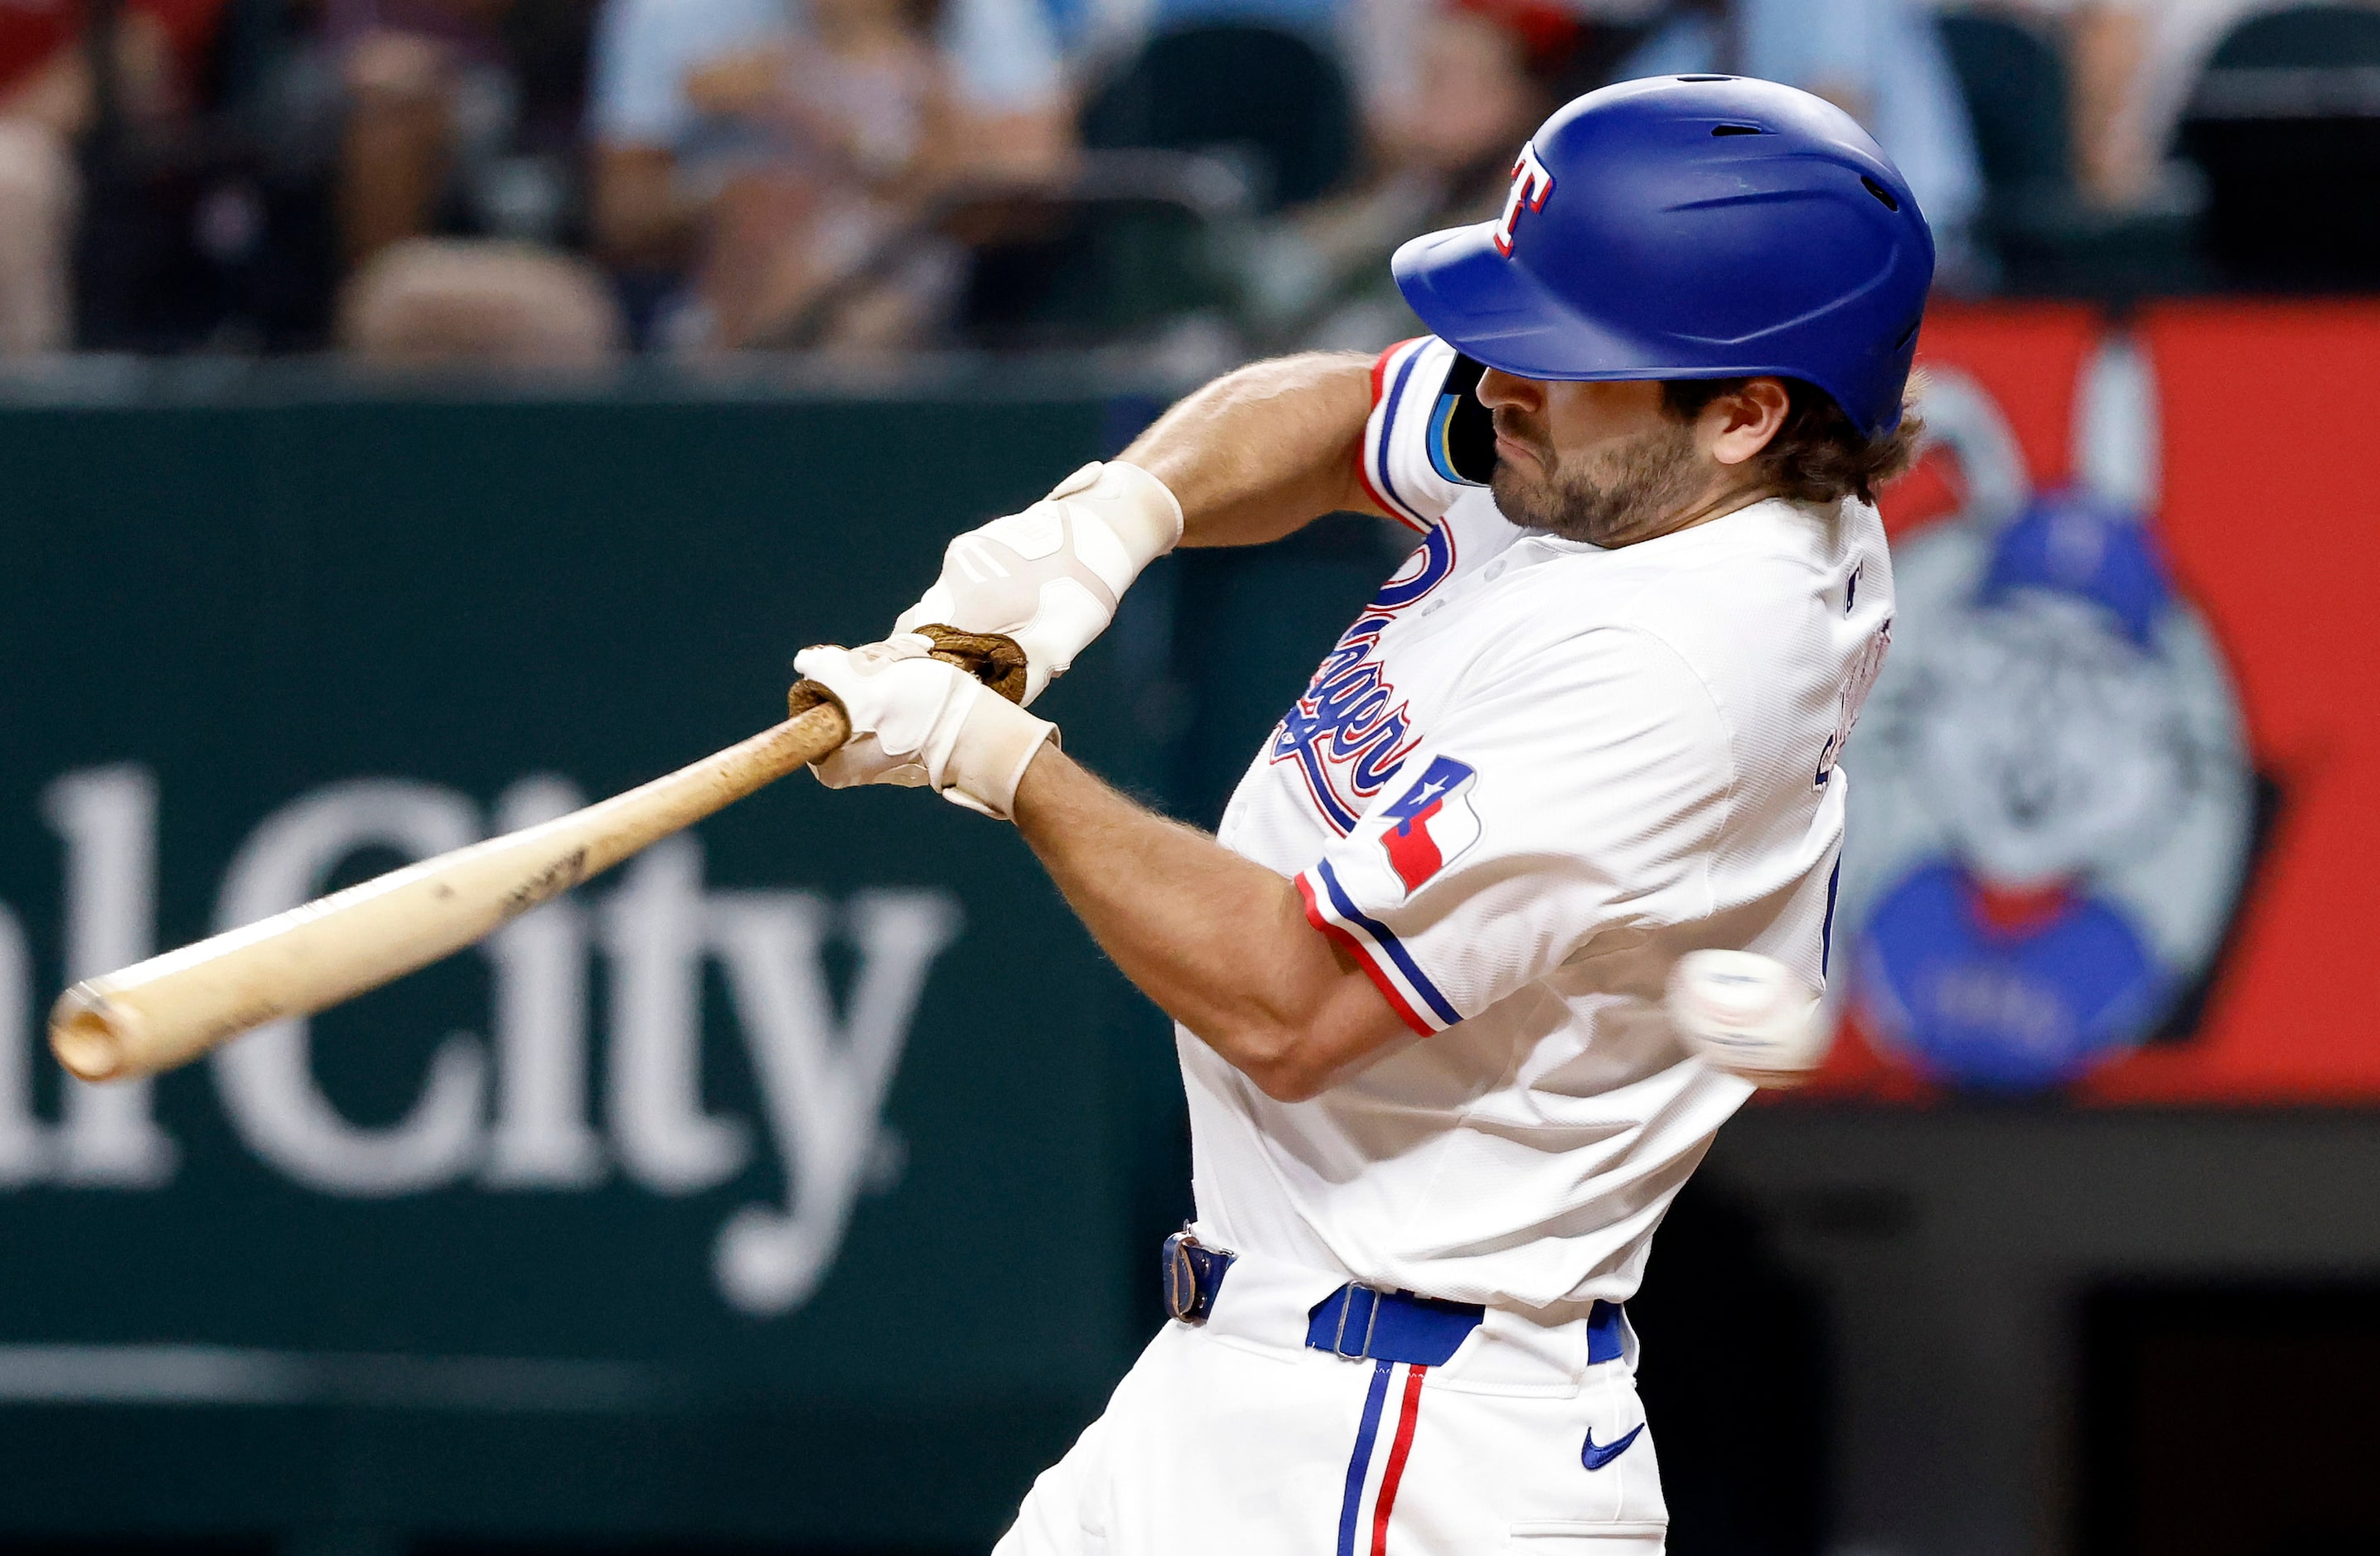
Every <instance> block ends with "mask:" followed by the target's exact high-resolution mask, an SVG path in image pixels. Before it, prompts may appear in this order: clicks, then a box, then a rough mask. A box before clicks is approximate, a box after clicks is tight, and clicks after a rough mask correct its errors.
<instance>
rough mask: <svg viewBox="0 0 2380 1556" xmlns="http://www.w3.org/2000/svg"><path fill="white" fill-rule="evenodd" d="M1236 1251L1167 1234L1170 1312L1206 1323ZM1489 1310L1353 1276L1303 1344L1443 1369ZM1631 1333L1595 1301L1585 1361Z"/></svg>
mask: <svg viewBox="0 0 2380 1556" xmlns="http://www.w3.org/2000/svg"><path fill="white" fill-rule="evenodd" d="M1235 1257H1236V1256H1235V1255H1233V1254H1230V1253H1227V1252H1225V1251H1224V1250H1223V1249H1221V1248H1210V1247H1208V1246H1206V1245H1205V1244H1203V1243H1201V1242H1199V1241H1198V1239H1197V1238H1196V1237H1194V1236H1192V1235H1191V1234H1189V1233H1188V1232H1187V1231H1186V1230H1185V1231H1182V1232H1177V1233H1175V1234H1173V1235H1172V1236H1171V1237H1168V1238H1167V1239H1166V1240H1165V1254H1164V1260H1163V1267H1162V1270H1161V1271H1160V1273H1161V1275H1162V1277H1163V1280H1164V1289H1165V1311H1166V1312H1167V1314H1169V1315H1170V1316H1171V1317H1172V1318H1174V1319H1179V1320H1180V1321H1181V1322H1183V1323H1185V1324H1203V1323H1205V1322H1206V1321H1207V1318H1208V1314H1210V1313H1212V1312H1213V1311H1214V1307H1215V1294H1216V1293H1217V1292H1220V1290H1222V1287H1223V1277H1224V1276H1225V1275H1228V1274H1229V1273H1231V1269H1232V1261H1233V1258H1235ZM1487 1311H1488V1309H1487V1308H1486V1307H1483V1306H1481V1305H1480V1304H1478V1303H1476V1302H1447V1301H1444V1300H1442V1299H1440V1298H1439V1297H1435V1296H1419V1295H1415V1294H1414V1293H1412V1292H1409V1291H1382V1290H1381V1289H1380V1288H1378V1287H1377V1286H1367V1285H1366V1284H1364V1283H1363V1282H1360V1281H1350V1282H1347V1283H1346V1284H1345V1285H1343V1286H1341V1287H1340V1288H1339V1289H1338V1290H1337V1291H1334V1292H1332V1293H1331V1294H1330V1295H1329V1296H1326V1297H1324V1298H1323V1299H1322V1300H1321V1301H1319V1302H1318V1303H1316V1304H1315V1305H1314V1306H1313V1307H1312V1308H1310V1309H1308V1311H1307V1313H1306V1324H1305V1343H1306V1344H1307V1345H1309V1346H1311V1347H1313V1348H1314V1349H1315V1350H1318V1351H1328V1352H1330V1354H1331V1355H1336V1356H1344V1357H1346V1358H1347V1359H1348V1360H1349V1361H1367V1360H1377V1361H1390V1362H1406V1363H1410V1364H1411V1365H1413V1366H1415V1367H1443V1366H1445V1365H1446V1362H1447V1360H1448V1358H1450V1357H1451V1356H1452V1355H1454V1353H1455V1352H1456V1350H1458V1349H1459V1348H1460V1347H1461V1346H1462V1344H1463V1341H1465V1340H1467V1339H1469V1338H1470V1336H1471V1331H1473V1330H1475V1329H1477V1328H1478V1327H1479V1323H1480V1320H1481V1319H1483V1318H1484V1317H1485V1316H1486V1315H1487ZM1627 1335H1628V1326H1627V1320H1626V1319H1625V1318H1624V1317H1623V1316H1622V1313H1621V1307H1620V1305H1619V1304H1618V1303H1616V1302H1601V1301H1598V1302H1597V1303H1596V1304H1595V1305H1594V1307H1591V1308H1590V1309H1589V1310H1588V1312H1587V1319H1586V1359H1587V1363H1588V1365H1590V1366H1593V1365H1595V1364H1597V1363H1599V1362H1608V1361H1614V1360H1617V1359H1618V1358H1619V1357H1620V1355H1621V1354H1622V1353H1623V1352H1624V1351H1625V1350H1626V1348H1627Z"/></svg>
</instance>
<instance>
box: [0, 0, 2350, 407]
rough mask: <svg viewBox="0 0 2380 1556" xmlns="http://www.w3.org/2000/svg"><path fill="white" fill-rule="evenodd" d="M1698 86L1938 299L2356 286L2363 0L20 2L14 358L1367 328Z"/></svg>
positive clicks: (7, 5) (581, 352) (6, 298)
mask: <svg viewBox="0 0 2380 1556" xmlns="http://www.w3.org/2000/svg"><path fill="white" fill-rule="evenodd" d="M1718 71H1725V72H1735V73H1743V74H1750V75H1756V76H1764V77H1768V78H1771V79H1778V80H1783V81H1788V82H1791V83H1793V84H1795V85H1798V86H1802V87H1804V88H1807V89H1809V90H1810V91H1815V92H1818V93H1820V94H1822V95H1824V96H1826V97H1828V98H1830V99H1832V100H1833V101H1835V102H1836V103H1840V104H1841V105H1842V106H1843V107H1845V108H1846V109H1848V110H1849V111H1850V112H1851V113H1852V114H1853V115H1856V116H1857V117H1859V118H1860V119H1861V120H1862V122H1864V124H1866V125H1867V126H1868V127H1869V128H1871V129H1872V130H1873V131H1874V132H1875V133H1876V137H1877V138H1878V140H1881V141H1882V142H1883V144H1884V145H1885V147H1886V148H1887V149H1888V151H1889V152H1891V153H1892V155H1893V156H1894V157H1895V158H1896V159H1897V160H1898V161H1899V162H1900V165H1901V166H1902V168H1903V169H1904V171H1905V172H1906V173H1907V175H1908V176H1909V178H1910V181H1911V184H1912V186H1913V188H1915V189H1916V191H1917V193H1918V196H1919V199H1920V201H1922V202H1923V204H1924V205H1925V209H1926V212H1927V213H1928V215H1929V216H1930V217H1931V218H1932V220H1933V222H1934V224H1935V225H1936V228H1937V233H1938V234H1939V236H1940V237H1941V240H1942V250H1943V257H1944V265H1943V277H1944V284H1945V285H1946V286H1949V287H1951V288H1954V289H1960V290H1966V291H1973V292H1986V291H1991V290H1995V289H2015V290H2024V289H2034V290H2042V289H2049V290H2055V289H2058V288H2060V287H2065V288H2068V289H2074V288H2077V287H2080V288H2082V289H2086V290H2088V289H2093V288H2098V289H2102V290H2104V289H2107V288H2110V287H2112V288H2115V289H2123V288H2125V287H2140V286H2147V287H2155V286H2161V285H2169V284H2185V285H2186V284H2190V283H2191V282H2192V281H2193V280H2195V281H2202V282H2203V281H2206V280H2208V279H2209V278H2210V277H2211V278H2212V280H2213V282H2214V283H2216V284H2220V283H2223V282H2226V281H2228V282H2232V283H2235V284H2237V283H2240V282H2243V281H2244V282H2245V283H2246V284H2252V285H2253V284H2257V283H2258V282H2260V281H2263V280H2271V281H2273V282H2274V283H2275V284H2279V285H2324V284H2328V283H2332V282H2338V283H2340V284H2356V283H2357V282H2358V280H2359V279H2360V278H2361V273H2360V272H2358V271H2356V270H2355V268H2354V265H2355V263H2356V262H2359V261H2357V258H2356V252H2355V251H2354V250H2355V246H2356V244H2357V243H2358V242H2359V241H2365V240H2367V239H2368V238H2369V237H2370V235H2369V234H2364V235H2363V236H2362V237H2358V232H2359V231H2361V229H2360V228H2359V229H2358V231H2344V229H2340V228H2338V224H2337V223H2336V222H2333V223H2332V225H2329V226H2324V225H2322V221H2321V220H2314V225H2313V227H2312V228H2311V229H2309V230H2311V231H2313V233H2314V234H2315V236H2314V237H2312V238H2309V239H2306V240H2305V241H2304V242H2301V243H2300V244H2299V249H2304V248H2305V246H2306V243H2311V244H2312V246H2313V250H2314V251H2313V252H2311V253H2308V252H2301V251H2298V250H2294V249H2291V250H2288V251H2275V250H2274V244H2275V243H2276V242H2277V241H2282V239H2285V238H2286V236H2287V234H2286V231H2285V230H2284V229H2287V228H2288V227H2289V222H2290V221H2292V220H2298V219H2299V218H2298V217H2296V216H2293V215H2292V214H2291V213H2293V212H2297V211H2298V210H2299V206H2300V204H2301V203H2302V202H2296V203H2292V202H2291V201H2289V199H2288V198H2287V195H2288V191H2289V188H2291V187H2292V186H2290V184H2289V179H2290V177H2291V176H2301V175H2303V174H2305V173H2306V172H2307V167H2306V166H2305V165H2302V164H2309V163H2310V162H2322V163H2324V164H2326V165H2327V166H2328V167H2329V169H2330V172H2329V173H2328V174H2326V175H2325V176H2329V177H2332V178H2333V179H2334V183H2336V180H2337V179H2338V176H2339V174H2340V172H2341V168H2342V164H2341V163H2340V160H2339V159H2340V158H2341V157H2345V158H2347V159H2348V161H2349V162H2350V163H2352V162H2353V161H2354V158H2355V157H2356V156H2357V155H2360V154H2363V152H2359V150H2358V149H2359V148H2362V147H2363V146H2364V142H2363V140H2361V139H2358V137H2362V136H2365V135H2366V134H2367V133H2368V132H2369V131H2370V129H2371V128H2372V127H2373V126H2375V125H2380V89H2374V87H2373V86H2372V83H2373V81H2374V79H2380V5H2329V6H2289V5H2280V4H2269V3H2266V0H2005V3H2001V4H1994V5H1988V6H1985V5H1961V6H1955V7H1954V6H1947V5H1929V4H1927V3H1926V0H0V353H5V354H7V355H12V356H22V355H28V354H38V353H45V352H54V351H59V350H67V349H97V350H118V351H151V352H187V351H212V352H235V353H256V352H285V351H310V350H321V349H325V348H337V349H342V350H346V351H349V352H352V353H356V354H358V355H359V356H361V357H364V358H367V359H372V360H378V361H385V362H392V363H407V362H439V361H449V360H455V359H474V360H500V361H510V362H521V363H548V364H575V363H589V362H600V361H603V360H606V359H611V358H613V357H615V356H618V355H620V354H623V353H626V352H630V351H655V352H668V353H706V352H719V351H732V350H738V349H748V348H797V347H801V348H825V349H831V350H839V351H848V352H858V353H867V352H883V351H898V350H904V349H909V348H917V347H935V346H1002V347H1004V346H1035V345H1083V344H1099V343H1103V342H1108V341H1115V340H1129V339H1152V338H1159V337H1162V336H1164V335H1165V334H1167V333H1169V332H1173V333H1180V332H1183V331H1191V332H1201V331H1203V332H1207V333H1208V334H1210V335H1214V336H1217V337H1219V338H1222V339H1226V340H1228V341H1229V342H1230V343H1231V345H1232V348H1233V349H1237V350H1262V349H1281V348H1287V347H1291V346H1305V345H1318V344H1319V345H1370V344H1377V343H1378V342H1379V341H1382V340H1384V339H1388V338H1393V337H1394V335H1395V334H1396V333H1397V331H1398V330H1399V328H1400V327H1401V324H1402V320H1401V305H1400V304H1399V303H1398V302H1397V299H1396V298H1395V294H1394V291H1393V288H1392V287H1391V286H1389V285H1388V282H1387V271H1386V265H1385V261H1386V259H1387V256H1388V254H1389V253H1390V250H1391V249H1393V248H1394V247H1395V245H1396V244H1397V243H1398V242H1399V241H1401V240H1402V239H1403V238H1404V237H1408V236H1410V235H1412V234H1414V233H1415V232H1419V231H1422V230H1424V229H1426V228H1428V227H1430V226H1434V225H1445V224H1448V223H1451V222H1456V221H1463V220H1470V219H1475V218H1477V217H1481V216H1484V215H1488V214H1492V213H1494V211H1495V210H1496V208H1497V206H1498V204H1499V203H1500V200H1501V198H1502V194H1503V188H1504V183H1505V179H1506V176H1507V171H1508V165H1509V162H1510V159H1511V156H1512V149H1513V147H1514V146H1515V145H1516V144H1517V143H1518V142H1519V141H1520V140H1521V139H1522V138H1523V137H1524V136H1525V135H1526V134H1527V132H1528V131H1529V129H1530V128H1532V127H1533V126H1534V125H1535V124H1536V122H1537V120H1538V119H1539V118H1541V117H1542V116H1543V115H1545V114H1546V113H1547V112H1548V110H1549V109H1550V108H1552V107H1553V106H1554V105H1556V104H1557V103H1560V102H1561V101H1563V100H1565V99H1566V98H1568V97H1570V96H1572V95H1574V94H1575V93H1578V92H1580V91H1586V90H1589V89H1591V88H1593V87H1596V86H1598V85H1601V84H1604V83H1606V82H1609V81H1613V80H1620V79H1628V78H1631V77H1635V76H1643V75H1654V74H1664V73H1696V72H1718ZM2309 135H2312V136H2313V137H2315V139H2313V140H2308V139H2307V137H2308V136H2309ZM2291 136H2295V137H2296V138H2297V139H2295V140H2291V139H2290V137H2291ZM2342 136H2343V137H2345V139H2344V140H2342V139H2341V137H2342ZM2342 148H2344V150H2342ZM2366 150H2367V151H2368V148H2366ZM2374 165H2380V164H2374ZM2361 167H2362V164H2357V168H2359V169H2360V168H2361ZM2349 171H2350V173H2351V172H2352V171H2355V169H2350V170H2349ZM2227 180H2228V181H2230V182H2236V183H2238V185H2239V192H2237V193H2236V194H2227V193H2226V190H2227V189H2228V188H2230V182H2227ZM2259 199H2261V200H2263V201H2265V204H2266V205H2267V206H2270V207H2272V208H2273V211H2274V212H2276V213H2277V214H2272V215H2268V216H2265V217H2262V218H2259V217H2257V215H2256V211H2257V209H2258V208H2257V207H2256V205H2255V201H2257V200H2259ZM2242 201H2246V202H2247V203H2246V204H2244V205H2243V204H2242V203H2241V202H2242ZM2371 203H2372V202H2371V201H2370V200H2369V199H2368V185H2367V186H2365V187H2362V188H2357V187H2352V186H2351V184H2350V187H2349V188H2345V189H2344V191H2343V192H2342V191H2340V190H2338V188H2334V189H2333V192H2332V195H2331V198H2330V201H2328V204H2329V206H2330V207H2332V208H2334V209H2335V208H2338V207H2339V206H2341V205H2344V204H2351V205H2352V206H2354V207H2356V208H2358V209H2361V208H2366V207H2369V206H2370V205H2371ZM2210 209H2212V210H2213V211H2214V212H2215V214H2216V218H2219V219H2217V220H2216V222H2215V226H2216V228H2217V229H2219V230H2218V231H2217V232H2216V239H2217V241H2216V242H2215V244H2214V247H2213V249H2212V250H2210V248H2209V242H2208V231H2209V227H2208V223H2209V220H2210V218H2209V212H2210ZM2243 211H2244V212H2246V213H2247V215H2246V216H2245V217H2242V216H2241V214H2240V213H2241V212H2243ZM2225 213H2228V215H2226V214H2225ZM2356 220H2357V221H2360V222H2362V224H2363V225H2364V226H2369V225H2370V218H2368V217H2360V216H2359V217H2357V218H2356ZM2227 223H2228V225H2226V224H2227ZM2276 223H2277V224H2278V226H2276ZM2300 225H2301V226H2302V225H2304V221H2302V220H2301V221H2300ZM2234 228H2236V229H2238V231H2237V232H2235V233H2233V237H2234V238H2236V239H2237V241H2232V240H2230V239H2225V238H2223V237H2222V233H2223V232H2228V231H2231V230H2232V229H2234ZM2277 234H2279V235H2280V237H2277V236H2276V235H2277ZM2324 234H2328V235H2329V236H2327V237H2325V236H2323V235H2324ZM2227 242H2228V243H2229V247H2228V248H2226V247H2225V244H2226V243H2227ZM2259 244H2261V245H2263V248H2262V249H2259V248H2258V245H2259ZM2243 246H2244V247H2243ZM2282 248H2283V249H2288V245H2287V243H2286V242H2282ZM2210 251H2211V252H2214V253H2215V255H2216V261H2217V262H2216V264H2215V267H2214V268H2213V269H2211V270H2210V269H2209V268H2208V266H2209V262H2210V261H2209V260H2208V258H2207V256H2208V254H2209V253H2210ZM2260 254H2261V256H2262V258H2261V259H2260V258H2259V255H2260ZM2243 256H2244V257H2243ZM2260 263H2261V264H2263V265H2264V267H2265V268H2264V269H2263V270H2262V271H2259V270H2258V269H2257V266H2258V265H2259V264H2260ZM2342 266H2344V267H2345V268H2342ZM2177 277H2179V278H2180V282H2179V283H2177V280H2176V278H2177ZM2342 278H2343V280H2342Z"/></svg>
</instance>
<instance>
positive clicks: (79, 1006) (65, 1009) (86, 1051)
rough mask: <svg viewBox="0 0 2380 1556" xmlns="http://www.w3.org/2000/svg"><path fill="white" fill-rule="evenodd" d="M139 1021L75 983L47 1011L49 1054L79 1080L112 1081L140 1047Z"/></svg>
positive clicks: (94, 992) (104, 998) (101, 994)
mask: <svg viewBox="0 0 2380 1556" xmlns="http://www.w3.org/2000/svg"><path fill="white" fill-rule="evenodd" d="M139 1022H140V1017H139V1016H138V1015H136V1014H134V1013H133V1012H131V1011H128V1010H120V1009H117V1008H115V1007H114V1006H112V1005H110V1004H109V1003H108V1001H107V996H106V995H104V994H103V993H101V992H100V991H98V990H96V989H94V988H92V987H91V985H90V984H88V983H78V984H76V985H75V986H74V987H73V988H71V989H69V990H67V991H66V992H65V993H63V994H61V995H59V996H58V1003H56V1004H55V1005H53V1006H52V1007H51V1008H50V1052H53V1053H55V1054H56V1055H57V1059H58V1063H59V1064H62V1065H64V1066H65V1067H66V1070H67V1074H68V1075H71V1076H75V1077H76V1078H77V1079H78V1080H114V1079H115V1077H116V1076H119V1075H121V1074H123V1073H124V1070H125V1066H126V1064H127V1062H128V1059H129V1057H130V1055H131V1053H132V1051H133V1050H134V1049H136V1048H137V1047H139V1046H140V1035H139V1032H138V1026H139Z"/></svg>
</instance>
